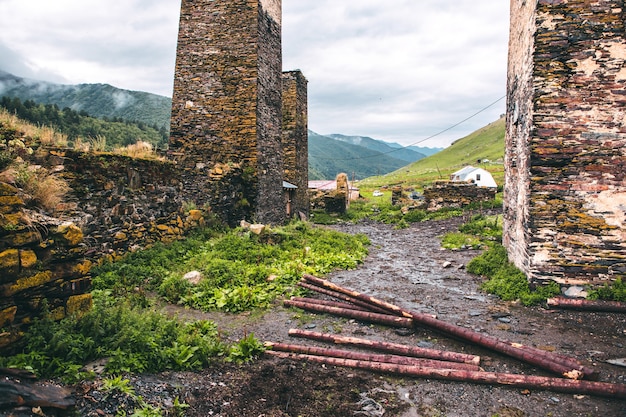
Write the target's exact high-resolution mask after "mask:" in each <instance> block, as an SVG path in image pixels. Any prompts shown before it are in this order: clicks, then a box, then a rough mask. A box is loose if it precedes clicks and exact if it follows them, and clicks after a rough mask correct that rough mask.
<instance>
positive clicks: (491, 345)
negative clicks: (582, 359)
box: [303, 274, 598, 379]
mask: <svg viewBox="0 0 626 417" xmlns="http://www.w3.org/2000/svg"><path fill="white" fill-rule="evenodd" d="M303 278H304V279H305V280H307V281H309V282H312V283H314V284H315V285H317V286H320V287H324V288H328V289H330V290H332V291H335V292H340V293H344V294H347V295H349V296H350V297H353V298H355V299H357V300H361V301H363V302H367V303H371V304H373V305H375V306H377V307H380V308H383V309H385V310H387V311H389V312H391V313H392V314H394V315H399V316H402V317H406V318H410V319H413V323H419V324H422V325H424V326H427V327H430V328H432V329H434V330H437V331H440V332H442V333H444V334H447V335H450V336H452V337H456V338H458V339H462V340H466V341H469V342H472V343H474V344H476V345H479V346H483V347H486V348H488V349H491V350H494V351H496V352H499V353H502V354H505V355H508V356H511V357H513V358H516V359H518V360H521V361H524V362H526V363H529V364H532V365H535V366H538V367H540V368H543V369H545V370H548V371H550V372H554V373H556V374H558V375H561V376H564V377H566V378H570V379H582V378H583V377H587V378H590V379H591V378H597V377H598V374H597V372H596V371H595V369H593V368H590V367H586V366H584V365H581V364H579V363H578V362H577V361H576V360H575V359H574V358H571V360H569V361H566V360H564V358H563V357H562V356H556V355H550V353H549V352H544V351H541V350H539V349H536V350H534V349H522V348H520V346H521V345H516V344H514V343H510V342H505V341H502V340H499V339H497V338H494V337H491V336H487V335H484V334H480V333H478V332H475V331H473V330H470V329H467V328H464V327H461V326H457V325H454V324H451V323H446V322H444V321H441V320H438V319H436V318H433V317H431V316H429V315H427V314H422V313H416V312H411V311H407V310H403V309H401V308H400V307H398V306H396V305H393V304H391V303H388V302H386V301H382V300H379V299H377V298H374V297H370V296H368V295H365V294H361V293H359V292H356V291H352V290H349V289H347V288H343V287H340V286H338V285H336V284H333V283H332V282H330V281H327V280H323V279H321V278H317V277H314V276H312V275H308V274H304V275H303Z"/></svg>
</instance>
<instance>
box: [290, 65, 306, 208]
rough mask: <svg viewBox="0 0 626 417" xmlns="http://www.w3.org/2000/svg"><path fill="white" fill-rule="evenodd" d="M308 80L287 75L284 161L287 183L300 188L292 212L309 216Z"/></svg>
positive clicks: (295, 74)
mask: <svg viewBox="0 0 626 417" xmlns="http://www.w3.org/2000/svg"><path fill="white" fill-rule="evenodd" d="M307 107H308V106H307V80H306V78H305V77H304V75H303V74H302V72H300V71H298V70H296V71H288V72H284V73H283V159H284V167H285V177H284V178H285V180H286V181H288V182H290V183H291V184H293V185H295V186H297V187H298V188H297V189H296V190H295V192H294V194H295V196H294V198H293V201H292V202H291V203H292V206H293V207H292V210H291V212H292V213H294V214H297V213H298V212H300V213H303V214H304V215H306V216H308V214H309V205H310V203H309V194H308V183H309V170H308V166H309V155H308V152H309V135H308V123H307V114H308V113H307Z"/></svg>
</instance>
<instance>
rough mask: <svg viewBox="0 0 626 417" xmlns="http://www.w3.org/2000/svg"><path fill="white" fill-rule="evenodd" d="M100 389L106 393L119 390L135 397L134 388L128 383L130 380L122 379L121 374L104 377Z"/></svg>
mask: <svg viewBox="0 0 626 417" xmlns="http://www.w3.org/2000/svg"><path fill="white" fill-rule="evenodd" d="M102 391H104V392H106V393H113V392H119V393H122V394H125V395H128V396H129V397H133V398H135V389H134V388H133V387H132V385H130V380H129V379H124V378H123V377H122V376H121V375H118V376H116V377H113V378H105V379H104V380H103V381H102Z"/></svg>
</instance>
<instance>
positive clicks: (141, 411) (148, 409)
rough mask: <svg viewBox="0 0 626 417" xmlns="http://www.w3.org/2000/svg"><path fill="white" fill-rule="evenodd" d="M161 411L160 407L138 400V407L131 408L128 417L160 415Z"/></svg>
mask: <svg viewBox="0 0 626 417" xmlns="http://www.w3.org/2000/svg"><path fill="white" fill-rule="evenodd" d="M162 416H163V412H162V411H161V409H160V408H158V407H155V406H152V405H150V404H147V403H145V402H143V401H140V408H136V409H135V410H133V413H132V414H131V415H130V417H162Z"/></svg>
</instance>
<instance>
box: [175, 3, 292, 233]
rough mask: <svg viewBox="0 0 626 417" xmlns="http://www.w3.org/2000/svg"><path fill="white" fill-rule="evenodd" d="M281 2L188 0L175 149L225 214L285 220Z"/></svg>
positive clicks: (196, 188) (197, 190)
mask: <svg viewBox="0 0 626 417" xmlns="http://www.w3.org/2000/svg"><path fill="white" fill-rule="evenodd" d="M281 14H282V5H281V0H219V1H215V0H196V1H194V0H182V5H181V15H180V28H179V35H178V47H177V55H176V71H175V79H174V93H173V98H172V119H171V120H172V121H171V136H170V155H171V157H172V158H173V159H174V160H175V161H176V162H177V163H178V164H179V166H180V167H181V168H183V169H184V170H186V171H187V173H186V175H185V178H187V179H188V180H187V181H186V184H185V187H186V190H185V191H186V192H187V193H189V195H192V196H194V197H193V199H194V200H195V203H196V204H198V205H201V204H205V203H206V204H208V205H210V206H211V208H212V209H213V210H214V211H215V212H216V213H218V214H219V215H221V216H222V217H224V218H225V219H227V220H228V221H229V223H231V224H234V223H237V222H238V220H240V219H243V218H245V219H247V220H253V221H258V222H264V223H281V222H283V221H284V219H285V213H286V210H285V206H284V200H283V187H282V185H283V183H282V181H283V161H282V151H281V148H282V145H281V124H282V99H281V91H282V53H281Z"/></svg>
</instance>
